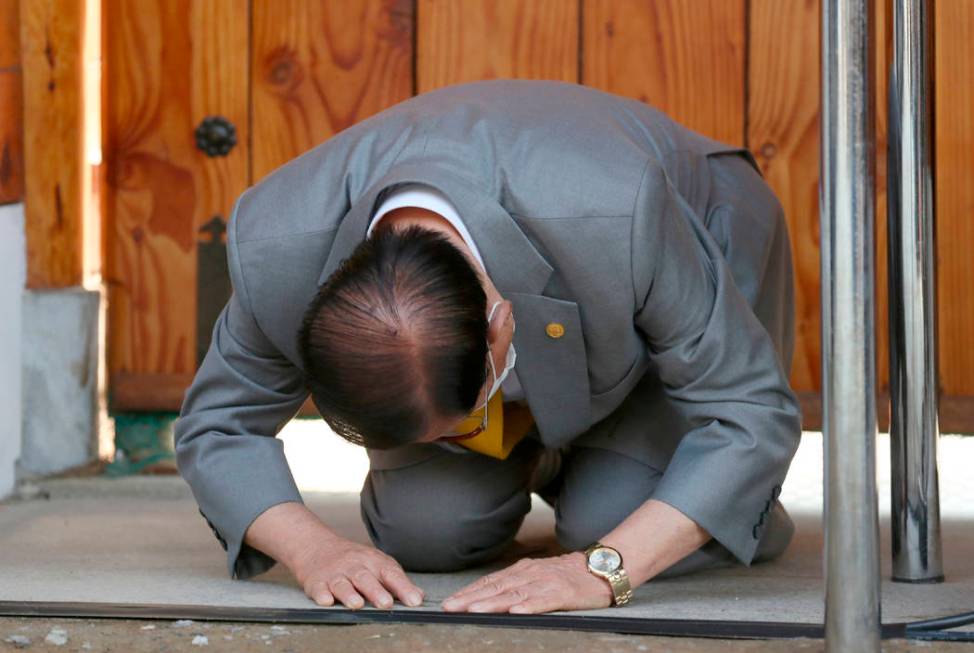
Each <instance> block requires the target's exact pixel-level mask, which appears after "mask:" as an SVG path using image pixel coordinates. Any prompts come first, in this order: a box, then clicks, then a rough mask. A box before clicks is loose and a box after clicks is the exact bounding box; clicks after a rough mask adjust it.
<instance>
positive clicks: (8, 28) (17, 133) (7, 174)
mask: <svg viewBox="0 0 974 653" xmlns="http://www.w3.org/2000/svg"><path fill="white" fill-rule="evenodd" d="M22 87H23V75H22V73H21V68H20V7H19V3H18V0H3V2H0V204H9V203H11V202H19V201H20V200H21V199H22V198H23V196H24V112H23V108H24V103H23V90H22Z"/></svg>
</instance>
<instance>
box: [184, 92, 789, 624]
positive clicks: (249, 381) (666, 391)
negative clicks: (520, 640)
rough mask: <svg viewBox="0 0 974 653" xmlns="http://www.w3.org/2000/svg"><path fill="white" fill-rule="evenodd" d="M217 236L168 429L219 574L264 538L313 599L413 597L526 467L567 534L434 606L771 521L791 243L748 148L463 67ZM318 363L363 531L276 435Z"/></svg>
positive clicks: (667, 570)
mask: <svg viewBox="0 0 974 653" xmlns="http://www.w3.org/2000/svg"><path fill="white" fill-rule="evenodd" d="M228 252H229V269H230V275H231V279H232V282H233V288H234V293H233V296H232V297H231V299H230V301H229V303H228V304H227V306H226V307H225V308H224V310H223V312H222V313H221V315H220V317H219V319H218V320H217V324H216V326H215V328H214V331H213V339H212V344H211V346H210V349H209V352H208V353H207V355H206V357H205V359H204V361H203V363H202V365H201V367H200V370H199V372H198V374H197V376H196V379H195V380H194V382H193V385H192V387H191V388H190V390H189V391H188V393H187V395H186V398H185V402H184V405H183V409H182V413H181V416H180V419H179V421H178V422H177V425H176V451H177V458H178V463H179V469H180V472H181V473H182V475H183V476H184V477H185V479H186V480H187V481H188V482H189V484H190V486H191V487H192V490H193V493H194V495H195V497H196V500H197V502H198V503H199V506H200V512H201V513H202V514H203V516H204V517H205V518H206V520H207V522H208V523H209V524H210V526H211V528H212V529H213V531H214V533H215V534H216V536H217V538H218V540H219V541H220V542H221V544H223V546H224V548H225V549H226V551H227V559H228V565H229V572H230V574H231V576H232V577H234V578H248V577H251V576H253V575H255V574H259V573H261V572H263V571H265V570H267V569H268V568H270V567H271V566H272V565H274V564H275V562H276V561H281V562H282V563H284V564H285V565H286V566H287V567H288V568H289V569H290V570H291V571H292V573H294V575H295V576H296V578H297V579H298V581H299V582H300V583H301V585H302V587H303V588H304V590H305V592H306V593H307V594H308V596H309V597H311V598H312V599H314V600H315V601H317V602H318V603H320V604H323V605H331V604H333V603H341V604H344V605H345V606H348V607H352V608H357V607H362V606H363V605H365V604H366V602H371V603H373V604H374V605H376V606H378V607H383V608H388V607H391V606H392V604H393V601H394V599H399V600H400V601H401V602H403V603H405V604H406V605H418V604H419V603H420V602H421V601H422V599H423V596H422V590H421V589H420V588H419V587H417V586H416V585H415V584H413V583H412V581H411V580H410V579H409V577H408V576H407V575H406V573H405V571H404V570H415V571H449V570H456V569H461V568H464V567H468V566H471V565H476V564H480V563H485V562H487V561H489V560H491V559H493V558H495V557H497V556H498V555H499V554H500V553H501V552H502V551H503V550H504V549H505V548H506V547H507V545H508V544H510V542H511V540H512V539H513V537H514V534H515V532H516V531H517V529H518V527H519V526H520V524H521V522H522V520H523V518H524V515H525V514H526V513H527V511H528V509H529V507H530V493H531V491H537V492H538V493H539V494H540V495H542V496H543V497H544V498H545V499H546V500H547V501H549V502H550V503H552V504H553V505H554V507H555V516H556V524H557V527H556V533H557V536H558V539H559V542H560V543H561V545H562V546H564V547H565V549H566V550H567V551H568V553H565V554H564V555H561V556H553V557H548V558H541V559H534V560H532V559H526V560H522V561H520V562H518V563H517V564H515V565H513V566H511V567H509V568H507V569H503V570H501V571H499V572H496V573H494V574H490V575H489V576H486V577H484V578H483V579H481V580H479V581H477V582H476V583H474V584H472V585H471V586H469V587H467V588H464V589H463V590H461V591H459V592H457V593H456V594H455V595H454V596H452V597H450V598H449V599H448V600H447V601H445V602H444V604H443V608H444V609H446V610H471V611H504V612H507V611H510V612H544V611H550V610H559V609H581V608H594V607H603V606H609V605H622V604H624V603H625V602H626V601H628V600H629V598H630V596H631V591H630V590H631V588H635V587H636V586H638V585H639V584H641V583H643V582H645V581H647V580H648V579H650V578H654V577H658V576H660V575H661V574H677V573H684V572H687V571H692V570H699V569H704V568H708V567H713V566H720V565H726V564H733V563H743V564H745V565H746V564H751V563H752V562H756V561H761V560H766V559H770V558H773V557H775V556H777V555H778V554H780V553H781V551H782V550H783V549H784V548H785V547H786V546H787V544H788V542H789V541H790V539H791V535H792V531H793V526H792V523H791V520H790V519H789V517H788V515H787V513H786V512H785V511H784V509H783V508H782V506H781V504H780V502H779V501H778V495H779V493H780V491H781V484H782V481H783V480H784V478H785V474H786V472H787V470H788V466H789V464H790V461H791V459H792V456H793V455H794V452H795V449H796V447H797V444H798V440H799V436H800V415H799V409H798V404H797V401H796V399H795V396H794V394H793V393H792V391H791V390H790V388H789V386H788V381H787V371H788V369H789V367H790V364H791V357H792V348H793V341H794V335H793V331H794V307H793V288H792V271H791V258H790V254H789V244H788V237H787V231H786V227H785V222H784V219H783V215H782V210H781V207H780V205H779V204H778V202H777V200H776V199H775V197H774V195H773V194H772V193H771V191H770V190H769V189H768V187H767V185H766V184H765V183H764V182H763V180H762V179H761V177H760V174H759V173H758V172H757V169H756V167H755V166H754V164H753V160H752V159H751V157H750V155H749V154H748V153H747V152H746V150H741V149H738V148H735V147H731V146H728V145H724V144H721V143H717V142H715V141H712V140H709V139H707V138H704V137H703V136H701V135H699V134H696V133H694V132H692V131H690V130H688V129H686V128H683V127H681V126H679V125H677V124H676V123H674V122H673V121H671V120H670V119H668V118H667V117H666V116H664V115H662V114H661V113H659V112H657V111H655V110H653V109H652V108H650V107H648V106H646V105H645V104H643V103H640V102H638V101H635V100H630V99H626V98H622V97H619V96H616V95H612V94H609V93H605V92H601V91H598V90H595V89H591V88H586V87H583V86H579V85H575V84H568V83H563V82H554V81H524V80H499V81H486V82H476V83H468V84H460V85H455V86H450V87H446V88H442V89H439V90H436V91H433V92H429V93H425V94H422V95H419V96H416V97H414V98H411V99H409V100H407V101H405V102H402V103H400V104H398V105H396V106H393V107H391V108H389V109H387V110H385V111H383V112H381V113H379V114H377V115H375V116H372V117H370V118H368V119H366V120H363V121H362V122H359V123H358V124H356V125H354V126H352V127H350V128H348V129H346V130H344V131H342V132H340V133H338V134H336V135H335V136H334V137H332V138H331V139H329V140H328V141H326V142H325V143H323V144H321V145H319V146H318V147H316V148H314V149H312V150H311V151H309V152H307V153H306V154H304V155H302V156H300V157H298V158H297V159H295V160H293V161H291V162H290V163H288V164H286V165H284V166H283V167H281V168H280V169H278V170H277V171H275V172H274V173H272V174H271V175H269V176H268V177H267V178H265V179H264V180H262V181H261V182H260V183H258V184H257V185H256V186H254V187H253V188H251V189H249V190H248V191H246V192H245V193H244V194H243V195H242V196H241V197H240V199H239V200H238V202H237V204H236V207H235V208H234V212H233V216H232V219H231V220H230V227H229V234H228ZM309 393H310V394H311V396H312V399H313V400H314V401H315V403H316V405H317V406H318V409H319V410H320V411H321V412H322V414H323V416H324V417H325V419H326V420H327V421H328V422H329V423H330V424H331V425H332V426H333V428H334V429H335V431H336V432H338V433H339V434H341V435H343V436H345V437H346V438H348V439H350V440H352V441H354V442H357V443H359V444H363V445H364V446H366V447H367V449H368V454H369V458H370V470H369V473H368V477H367V479H366V481H365V484H364V487H363V489H362V495H361V508H362V518H363V520H364V522H365V524H366V526H367V529H368V532H369V535H370V536H371V539H372V542H373V544H374V545H375V546H374V547H369V546H365V545H361V544H357V543H353V542H350V541H348V540H346V539H344V538H342V537H340V536H339V535H337V534H336V533H335V532H334V531H332V530H331V529H330V528H329V527H328V526H327V525H326V524H324V523H323V522H322V521H321V520H320V519H319V518H318V517H317V516H315V515H314V514H313V513H311V512H310V511H308V510H307V509H306V508H305V507H304V506H303V504H302V502H301V496H300V494H299V493H298V490H297V488H296V487H295V484H294V481H293V479H292V477H291V474H290V471H289V469H288V467H287V463H286V461H285V458H284V455H283V451H282V447H281V443H280V441H279V440H277V439H276V438H275V437H274V436H275V435H276V434H277V432H278V431H279V430H280V428H281V427H282V426H283V425H284V424H285V423H286V422H287V421H288V420H289V419H290V418H291V417H292V416H293V415H294V413H295V412H296V411H297V410H298V408H299V407H300V406H301V404H302V403H303V401H304V400H305V398H306V397H307V396H308V394H309ZM477 408H482V410H481V411H480V412H479V413H474V415H473V417H472V418H471V417H469V416H470V414H471V413H472V411H474V410H475V409H477ZM501 421H503V423H504V427H503V429H499V426H498V425H499V423H500V422H501ZM514 426H517V427H518V429H519V431H518V432H517V433H514V432H513V429H514ZM472 436H475V437H472ZM484 438H494V440H493V441H490V442H487V444H486V445H484V447H485V448H484V447H482V448H480V449H477V448H476V447H475V446H474V443H475V442H479V441H481V440H483V439H484Z"/></svg>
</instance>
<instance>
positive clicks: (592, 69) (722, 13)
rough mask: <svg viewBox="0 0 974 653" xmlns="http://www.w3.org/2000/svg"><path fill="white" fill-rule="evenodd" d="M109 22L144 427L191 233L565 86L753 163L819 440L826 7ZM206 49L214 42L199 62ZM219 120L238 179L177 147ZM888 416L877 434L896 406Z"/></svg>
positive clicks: (307, 11) (883, 72)
mask: <svg viewBox="0 0 974 653" xmlns="http://www.w3.org/2000/svg"><path fill="white" fill-rule="evenodd" d="M25 1H32V0H25ZM105 2H106V12H105V13H106V16H113V18H112V19H111V20H112V29H113V31H112V33H111V35H110V36H109V38H108V39H107V40H108V51H107V53H106V60H107V64H108V66H107V79H108V83H109V85H110V87H111V88H113V90H112V91H111V92H109V93H108V98H109V101H108V106H107V107H106V110H107V112H108V116H109V122H108V130H107V131H108V136H107V138H108V147H107V148H106V155H107V157H108V159H109V163H110V165H109V169H110V170H114V171H115V172H114V173H111V172H110V174H109V186H110V187H111V188H112V197H110V198H109V204H110V209H109V210H110V216H109V218H110V219H109V223H110V228H111V229H113V235H112V236H111V237H110V241H111V246H110V252H109V256H110V265H109V269H110V270H111V283H112V284H113V308H112V320H111V325H112V330H113V335H112V343H113V344H112V347H111V354H110V356H111V358H110V361H111V369H112V370H113V374H114V376H113V379H114V381H113V387H114V388H115V389H116V390H117V389H118V388H119V387H120V384H119V380H120V379H122V380H124V379H126V378H129V379H130V380H131V379H135V378H138V379H142V382H140V383H135V384H134V385H132V384H130V385H129V386H128V387H130V388H132V389H134V393H129V394H128V395H126V396H129V397H130V398H131V399H132V401H131V402H129V403H128V404H127V405H129V406H131V407H140V406H145V399H144V398H141V399H140V397H143V396H144V394H145V392H144V388H146V387H147V386H146V385H145V384H144V382H145V381H146V380H150V381H151V380H155V381H157V382H160V383H162V382H164V385H165V384H168V385H166V387H169V388H170V390H169V391H168V392H167V393H164V394H165V396H166V398H165V400H164V401H162V402H161V403H160V404H159V406H162V405H165V406H168V407H169V408H176V407H178V403H179V401H178V400H179V395H180V394H181V388H183V387H185V384H186V383H188V380H189V378H191V375H192V371H193V366H194V361H193V360H192V354H191V352H192V349H193V348H192V346H191V343H193V342H194V338H195V335H194V333H193V329H194V328H195V320H194V319H192V318H187V315H191V314H193V311H194V310H195V307H194V306H192V305H191V302H192V297H193V293H192V289H194V288H195V284H194V281H195V277H194V274H195V271H194V267H193V266H194V244H195V242H196V237H197V236H196V229H197V228H198V226H199V224H200V221H201V220H205V219H207V218H208V217H209V216H211V215H213V214H219V215H223V216H226V214H227V212H228V211H229V209H230V205H231V203H232V201H233V199H234V198H235V197H236V195H237V194H238V193H239V192H240V190H242V188H243V187H245V186H246V185H248V184H251V183H255V182H256V181H258V180H259V179H260V178H262V177H263V176H264V175H265V174H267V173H268V172H270V171H271V170H273V169H274V168H276V167H277V166H279V165H281V164H283V163H285V162H286V161H288V160H290V159H291V158H293V157H295V156H297V155H298V154H300V153H301V152H303V151H305V150H307V149H308V148H310V147H312V146H314V145H316V144H318V143H320V142H321V141H323V140H325V139H327V138H328V137H329V136H331V135H333V134H334V133H336V132H338V131H340V130H342V129H344V128H345V127H347V126H349V125H351V124H354V123H356V122H358V121H360V120H363V119H365V118H367V117H369V116H371V115H373V114H374V113H376V112H378V111H381V110H382V109H384V108H386V107H388V106H391V105H392V104H395V103H397V102H399V101H401V100H404V99H406V98H408V97H410V96H411V95H413V94H415V93H422V92H425V91H429V90H432V89H434V88H438V87H440V86H443V85H447V84H454V83H461V82H465V81H471V80H476V79H490V78H498V77H508V78H510V77H517V78H534V79H559V80H563V81H574V82H578V83H583V84H586V85H589V86H593V87H595V88H599V89H602V90H605V91H609V92H612V93H617V94H619V95H624V96H629V97H633V98H636V99H639V100H641V101H644V102H648V103H651V104H654V105H655V106H657V107H659V108H660V109H662V110H663V111H665V112H667V113H669V114H670V115H671V116H672V117H674V118H675V119H677V120H678V121H680V122H682V123H684V124H686V125H688V126H690V127H691V128H694V129H696V130H698V131H701V132H702V133H705V134H707V135H708V136H711V137H713V138H717V139H719V140H722V141H725V142H728V143H734V144H741V145H744V146H746V147H748V148H749V149H750V150H751V151H752V153H753V154H754V156H755V158H756V160H757V161H758V163H759V165H760V167H761V169H762V172H763V173H764V175H765V177H766V179H767V180H768V182H769V183H770V184H771V186H772V187H773V188H774V190H775V191H776V193H777V194H778V196H779V198H780V199H781V201H782V204H783V205H784V208H785V213H786V217H787V220H788V224H789V227H790V232H791V240H792V249H793V256H794V261H795V270H796V284H797V288H796V291H797V313H798V314H797V318H798V319H797V343H796V352H795V361H794V366H793V370H792V377H791V378H792V383H793V386H794V387H795V389H796V390H797V391H799V393H800V394H801V395H802V397H803V399H804V400H806V401H807V403H808V406H809V407H810V408H811V410H810V411H807V413H808V415H809V417H811V419H810V421H809V422H808V424H807V425H808V426H815V422H816V419H817V416H816V415H815V412H816V410H815V399H816V397H817V394H818V392H819V391H820V387H821V385H820V369H819V367H820V363H819V358H820V351H821V350H820V345H819V341H820V328H821V323H820V315H819V301H820V300H819V295H820V287H819V247H818V242H819V229H818V165H819V163H818V148H819V131H818V120H819V113H818V110H819V109H818V105H819V93H820V80H819V66H820V62H819V23H820V4H819V0H787V1H785V2H782V1H780V0H651V1H650V0H647V1H641V2H636V1H634V0H535V1H532V2H522V1H520V0H463V1H462V2H461V1H457V0H356V1H354V2H352V1H350V2H341V3H328V2H307V1H303V0H277V1H275V2H255V1H249V0H214V2H212V3H189V4H187V3H188V0H151V2H146V3H141V2H139V3H136V2H135V0H105ZM875 2H876V10H877V11H876V19H877V26H876V35H877V40H876V48H877V50H876V71H875V72H876V77H875V79H876V97H877V99H878V101H877V134H876V138H877V141H876V145H877V159H876V161H877V186H878V189H877V198H876V200H877V201H876V217H877V268H878V269H877V291H878V295H877V300H878V301H877V303H878V307H877V325H878V329H877V333H876V338H877V362H878V365H879V371H880V385H881V389H884V388H885V387H886V385H887V383H888V381H887V379H888V373H887V370H888V365H887V362H886V361H887V351H886V348H887V337H886V326H885V325H886V323H887V318H886V301H885V287H886V286H885V283H886V281H885V276H886V270H885V248H886V245H885V242H886V241H885V238H886V229H885V223H886V208H885V207H886V200H885V186H886V184H885V143H886V136H885V134H886V119H885V114H886V107H885V92H886V84H887V63H888V57H889V52H890V30H889V25H888V21H889V14H888V10H887V6H886V5H887V0H875ZM136 4H137V5H138V7H139V10H138V11H136V9H135V6H136ZM201 4H205V6H206V7H208V8H209V9H207V10H206V11H205V12H204V11H203V10H201V9H200V8H199V7H200V5H201ZM143 7H144V9H143ZM163 7H166V8H170V9H171V10H170V11H163ZM190 7H192V10H190ZM248 7H249V10H250V11H251V12H252V15H250V16H249V21H250V27H249V29H250V32H249V38H250V50H249V56H243V55H241V53H243V52H247V49H246V48H247V41H246V39H247V37H248V26H247V23H246V20H245V19H243V18H241V17H242V16H246V14H247V10H248ZM935 12H936V15H935V17H936V22H937V27H936V29H937V32H938V37H937V53H938V56H937V76H938V80H937V97H936V106H937V132H936V135H937V143H936V152H937V166H938V177H939V184H938V210H939V218H938V219H939V225H938V229H939V249H938V252H939V262H940V280H941V283H940V306H941V309H940V325H939V327H940V335H941V371H942V379H943V391H944V392H945V393H946V395H947V396H946V398H945V403H944V406H945V411H946V413H948V414H949V415H950V416H949V417H948V418H947V419H946V420H945V429H946V430H949V428H948V427H949V426H952V425H955V424H960V423H964V424H967V428H974V422H972V418H971V417H970V413H971V412H972V411H970V410H967V408H966V407H970V406H971V405H972V402H974V399H972V398H974V372H972V370H974V348H970V347H967V345H966V341H965V336H966V333H967V331H968V330H969V329H968V326H967V325H968V324H970V323H971V322H972V321H974V294H971V293H968V292H967V288H966V284H967V283H968V282H969V281H970V280H971V279H974V257H971V256H969V255H968V253H967V249H968V248H969V247H971V246H972V245H974V227H972V226H971V225H972V224H974V222H972V221H971V220H970V219H969V215H970V214H971V209H972V208H974V190H971V189H972V188H974V184H971V183H970V182H969V177H970V173H969V170H971V169H972V165H974V160H972V157H974V124H972V117H971V116H974V111H972V109H974V94H972V91H971V88H972V87H974V65H972V64H971V63H970V62H972V61H974V39H970V38H969V34H970V33H971V32H972V30H974V2H968V1H967V0H944V1H943V2H938V3H936V4H935ZM216 25H220V26H222V27H221V28H220V29H218V28H217V27H216ZM213 34H219V38H218V39H215V40H216V42H215V43H214V42H211V43H210V44H209V45H204V44H205V43H206V41H207V38H210V37H211V36H212V35H213ZM163 35H165V39H164V38H163ZM203 35H206V38H204V37H203ZM210 40H211V41H213V40H214V39H212V38H210ZM248 66H249V78H248V71H247V67H248ZM173 79H179V80H180V82H179V83H178V84H177V83H175V82H173V81H172V80H173ZM218 79H219V80H220V83H219V84H217V80H218ZM218 87H219V88H218ZM248 110H249V112H250V120H251V121H252V122H251V123H250V126H249V129H250V130H251V131H252V134H253V138H252V139H248V137H247V135H246V134H247V131H248V127H247V115H246V112H247V111H248ZM210 113H221V114H223V115H232V116H234V119H233V122H234V123H235V124H236V125H237V127H238V133H239V134H240V144H239V145H238V146H237V149H235V150H234V151H233V152H232V153H231V155H230V156H229V157H227V158H226V159H221V160H212V159H207V158H206V157H204V156H202V155H201V154H200V153H199V152H198V151H196V150H195V149H194V148H193V146H192V142H191V139H189V138H188V136H187V135H188V134H189V133H190V132H191V131H192V129H193V127H194V126H195V124H196V123H197V122H198V121H199V120H200V119H201V118H202V116H203V115H208V114H210ZM248 140H250V141H251V142H250V145H249V149H248ZM174 189H175V192H174ZM121 385H122V386H125V383H122V384H121ZM117 396H118V395H117V394H116V397H117ZM156 396H159V395H158V393H156ZM965 398H966V399H965ZM140 402H142V403H141V404H140ZM964 402H968V403H964ZM880 414H881V422H885V419H886V417H887V415H886V409H885V404H884V403H880ZM955 417H958V418H959V419H961V421H958V420H957V419H955ZM965 420H966V421H965Z"/></svg>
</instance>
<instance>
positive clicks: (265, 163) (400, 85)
mask: <svg viewBox="0 0 974 653" xmlns="http://www.w3.org/2000/svg"><path fill="white" fill-rule="evenodd" d="M253 11H254V16H253V50H252V52H251V61H252V71H253V94H252V107H253V121H254V127H253V129H254V133H255V134H257V135H259V137H258V138H255V139H254V144H253V151H252V157H253V181H254V182H256V181H258V180H260V179H261V178H262V177H263V176H264V175H266V174H267V173H268V172H270V171H271V170H273V169H275V168H277V167H278V166H280V165H282V164H283V163H286V162H287V161H289V160H290V159H293V158H294V157H296V156H297V155H299V154H301V153H302V152H304V151H305V150H307V149H309V148H310V147H313V146H314V145H317V144H318V143H320V142H322V141H324V140H326V139H328V138H329V137H330V136H332V135H333V134H335V133H337V132H339V131H341V130H343V129H345V128H346V127H349V126H351V125H353V124H355V123H357V122H359V121H361V120H364V119H366V118H368V117H369V116H371V115H372V114H374V113H378V112H379V111H381V110H382V109H384V108H386V107H389V106H391V105H393V104H396V103H398V102H401V101H403V100H406V99H408V98H409V97H411V96H412V94H413V92H414V83H413V73H412V68H413V13H414V9H413V3H412V2H410V1H401V0H399V1H394V2H388V1H385V0H360V1H356V2H307V1H306V0H275V1H274V2H254V4H253Z"/></svg>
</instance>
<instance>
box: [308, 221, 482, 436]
mask: <svg viewBox="0 0 974 653" xmlns="http://www.w3.org/2000/svg"><path fill="white" fill-rule="evenodd" d="M486 306H487V296H486V294H485V293H484V289H483V287H482V286H481V283H480V279H479V278H478V276H477V273H476V271H475V270H474V268H473V266H472V265H471V263H470V261H469V260H468V259H467V258H466V257H465V256H464V254H463V253H462V252H460V250H459V249H458V248H457V247H455V246H454V245H453V244H452V243H450V241H449V240H448V239H447V238H446V237H445V236H444V235H442V234H440V233H438V232H436V231H434V230H431V229H425V228H423V227H420V226H417V225H412V226H408V227H406V228H404V229H394V228H392V227H391V226H390V225H383V224H382V223H381V222H380V223H379V225H378V226H377V228H376V229H375V231H373V233H372V235H371V236H370V237H369V238H368V239H366V240H364V241H362V243H360V244H359V245H358V246H357V247H356V248H355V250H354V251H353V252H352V254H351V256H349V257H348V258H347V259H345V260H344V261H343V262H342V264H341V266H340V267H339V269H338V270H336V271H335V272H334V273H333V274H332V275H331V276H330V277H329V278H328V280H327V281H325V283H323V284H322V285H321V286H320V287H319V288H318V292H317V294H316V296H315V298H314V300H313V301H312V302H311V304H310V306H309V307H308V309H307V312H306V313H305V316H304V321H303V323H302V325H301V330H300V332H299V334H298V347H299V350H300V352H301V357H302V361H303V364H304V370H305V374H306V381H307V384H308V389H309V390H310V391H311V396H312V398H313V400H314V403H315V405H316V406H317V408H318V411H319V412H321V414H322V417H324V418H325V420H326V421H328V422H329V423H330V424H331V425H332V427H333V428H334V429H335V431H336V432H338V433H339V434H340V435H342V436H343V437H345V438H346V439H348V440H350V441H352V442H355V443H356V444H361V445H364V446H367V447H370V448H375V449H388V448H391V447H395V446H398V445H401V444H406V443H409V442H414V441H415V440H417V439H418V438H420V437H422V436H423V434H424V433H425V432H426V431H427V429H428V428H429V423H430V421H431V420H430V418H431V417H432V416H434V415H435V416H439V417H451V416H457V417H460V416H462V415H466V414H468V413H469V412H470V411H471V410H473V406H474V404H475V403H476V401H477V396H478V395H479V394H480V388H481V387H482V386H483V384H484V381H485V379H486V376H487V362H486V361H487V317H486V315H485V313H486Z"/></svg>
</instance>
